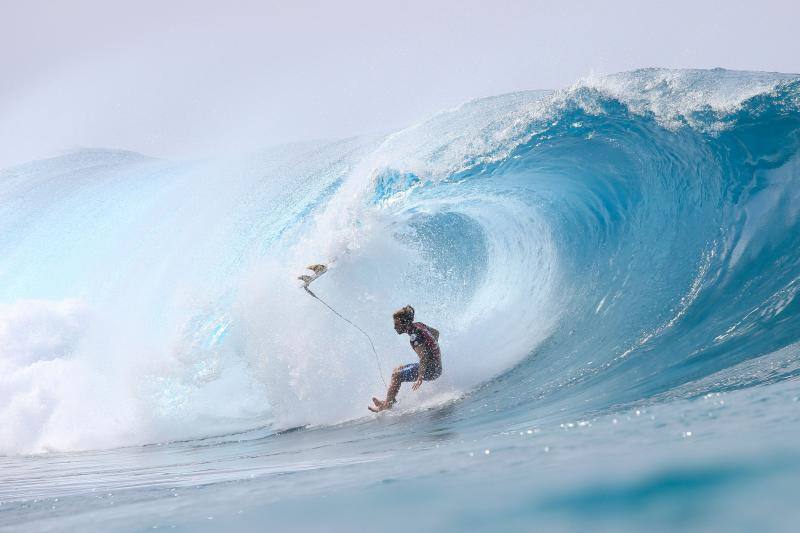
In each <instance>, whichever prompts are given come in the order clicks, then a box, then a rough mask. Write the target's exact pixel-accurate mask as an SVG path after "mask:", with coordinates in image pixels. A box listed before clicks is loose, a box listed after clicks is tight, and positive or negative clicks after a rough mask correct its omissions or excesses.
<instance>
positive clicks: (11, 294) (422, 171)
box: [0, 69, 800, 453]
mask: <svg viewBox="0 0 800 533" xmlns="http://www.w3.org/2000/svg"><path fill="white" fill-rule="evenodd" d="M799 108H800V78H798V76H794V75H783V74H774V73H748V72H731V71H724V70H712V71H690V70H681V71H673V70H660V69H647V70H641V71H634V72H629V73H622V74H617V75H613V76H608V77H602V78H597V79H588V80H583V81H581V82H579V83H576V84H575V85H574V86H572V87H569V88H566V89H563V90H559V91H530V92H523V93H515V94H510V95H503V96H498V97H493V98H488V99H482V100H478V101H475V102H470V103H468V104H465V105H463V106H461V107H459V108H457V109H454V110H451V111H447V112H443V113H440V114H439V115H437V116H435V117H432V118H431V119H430V120H428V121H426V122H424V123H421V124H419V125H416V126H413V127H411V128H408V129H406V130H403V131H400V132H397V133H394V134H392V135H389V136H386V137H382V138H356V139H347V140H342V141H331V142H315V143H304V144H301V145H291V146H283V147H277V148H272V149H268V150H264V151H262V152H259V153H255V154H248V155H247V156H242V157H239V158H235V159H230V158H229V159H225V160H221V159H209V160H207V161H197V162H189V163H175V162H169V161H161V160H154V159H150V158H147V157H144V156H140V155H138V154H131V153H128V152H118V151H110V150H85V151H80V152H77V153H72V154H67V155H64V156H60V157H57V158H52V159H48V160H43V161H36V162H31V163H29V164H26V165H22V166H19V167H15V168H11V169H7V170H5V171H3V172H2V175H1V176H0V200H1V201H0V228H3V231H2V232H1V233H0V247H2V249H3V250H4V252H5V253H3V254H2V257H0V277H1V278H2V281H3V283H2V284H0V302H6V304H4V306H3V308H2V309H0V345H1V346H2V348H0V356H2V357H0V360H2V364H3V372H2V376H3V377H0V398H2V399H3V405H4V406H5V407H3V408H2V409H0V420H2V421H3V427H4V430H3V432H2V433H0V453H29V452H37V451H43V450H48V449H82V448H97V447H108V446H120V445H128V444H137V443H148V442H157V441H160V440H164V439H170V438H186V437H191V436H206V435H211V434H215V433H220V432H224V431H232V430H237V429H242V428H248V427H259V426H263V425H264V423H265V422H268V423H269V424H271V425H272V427H274V428H275V429H280V428H287V427H296V426H299V425H307V424H314V425H327V424H333V423H337V422H341V421H346V420H351V419H354V418H358V417H361V416H364V414H365V413H366V410H365V401H366V400H367V399H368V398H370V397H371V396H372V395H373V394H376V393H378V392H381V389H382V388H383V384H382V382H381V380H380V376H379V375H378V373H377V371H376V369H375V366H374V361H372V360H371V359H370V350H369V346H368V345H365V340H364V338H363V337H362V336H361V335H360V333H359V332H358V331H355V330H353V329H352V328H349V327H348V326H347V325H346V324H343V323H342V322H340V321H338V319H337V318H336V317H335V316H333V315H332V314H330V313H328V312H327V310H325V309H324V308H322V307H321V306H320V305H319V303H318V302H316V301H314V300H312V299H310V298H308V297H306V296H305V294H304V293H303V292H302V291H301V290H299V288H298V284H297V283H296V281H295V279H294V278H295V277H296V276H297V275H298V274H299V273H301V271H302V269H303V267H304V266H305V265H306V264H310V263H314V262H319V261H327V262H330V264H331V272H330V273H329V274H327V275H326V276H325V278H322V279H321V280H320V281H318V282H317V285H316V286H317V290H318V291H319V293H320V294H321V295H324V297H325V299H326V300H327V301H328V302H330V303H331V304H332V305H334V306H335V307H336V308H337V309H338V310H339V311H341V312H342V313H344V314H345V315H346V316H348V317H349V318H351V319H352V320H354V321H355V322H357V323H358V324H359V325H361V326H362V327H363V328H364V329H366V330H367V331H369V332H371V333H372V334H373V335H372V336H373V338H374V339H375V340H376V347H377V349H378V352H379V354H380V355H381V361H382V363H383V368H384V370H386V369H387V368H389V367H391V366H396V365H398V364H401V363H403V362H407V360H409V355H413V354H411V352H410V351H409V350H408V346H407V343H405V342H403V340H402V339H401V338H400V337H397V336H396V335H394V333H393V332H392V330H391V329H390V326H391V324H390V322H389V317H390V316H391V312H392V311H393V310H394V309H396V308H398V307H400V306H402V305H405V304H408V303H411V304H412V305H414V307H415V308H416V309H417V313H418V316H419V319H421V320H423V321H425V322H428V323H431V324H433V325H435V326H436V327H437V328H438V329H439V330H440V331H441V332H442V348H443V357H444V366H445V373H444V375H443V377H442V378H441V379H440V380H438V381H437V382H436V383H433V384H431V386H430V387H425V388H423V389H421V392H420V393H419V394H415V395H413V396H412V395H405V396H403V395H401V401H402V403H401V406H402V407H403V409H406V410H414V409H417V408H420V407H421V406H426V405H431V404H436V403H437V402H440V401H443V402H447V401H452V399H453V398H456V397H459V396H462V395H464V394H469V393H470V392H471V391H474V390H475V388H476V387H480V386H481V384H485V383H487V382H489V381H490V380H492V379H495V378H496V379H498V380H500V381H501V382H502V387H501V388H497V387H493V388H491V390H490V391H488V392H485V391H484V392H482V393H483V394H489V395H491V396H492V398H493V400H494V401H497V402H502V403H503V404H504V409H506V410H508V412H509V413H512V412H516V411H525V412H533V413H534V414H536V413H540V414H542V415H543V414H544V413H545V411H546V406H547V405H550V404H551V403H552V401H553V400H556V399H566V400H567V401H568V402H569V405H570V406H571V408H572V409H575V410H589V409H602V408H604V407H605V406H609V405H615V404H620V403H627V402H637V401H667V400H669V399H670V398H671V397H673V395H674V396H675V397H677V396H679V395H682V394H685V391H686V387H687V386H688V384H690V383H692V382H695V381H698V380H702V379H703V378H706V377H708V376H713V375H715V373H718V372H721V371H724V370H725V369H732V368H740V367H741V366H739V365H741V364H742V363H744V362H748V361H752V362H753V363H754V364H758V361H759V360H760V359H759V358H760V357H762V356H764V355H768V354H771V353H774V352H778V351H780V350H781V349H784V348H785V347H787V346H790V345H793V344H794V343H796V342H798V340H800V339H798V334H799V333H800V327H798V320H800V304H798V300H797V298H796V296H797V293H798V291H799V290H800V255H798V253H797V250H798V249H800V247H798V244H800V243H798V240H800V232H799V231H798V213H799V212H800V193H798V192H797V187H796V184H797V181H798V179H800V162H799V161H800V160H799V159H798V148H799V147H800V146H799V144H800V113H798V109H799ZM781 353H785V351H784V352H781ZM791 353H796V350H795V351H792V352H791ZM789 367H792V365H789ZM762 374H763V372H762ZM748 376H752V374H748ZM743 379H744V378H743ZM764 379H767V377H765V378H764ZM769 379H774V376H772V377H770V378H769ZM757 383H758V380H752V379H750V380H748V381H747V384H748V386H752V385H755V384H757ZM726 386H730V383H728V384H727V385H726Z"/></svg>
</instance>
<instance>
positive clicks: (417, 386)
mask: <svg viewBox="0 0 800 533" xmlns="http://www.w3.org/2000/svg"><path fill="white" fill-rule="evenodd" d="M420 385H422V378H418V379H417V381H415V382H414V384H413V385H411V390H417V389H418V388H419V387H420Z"/></svg>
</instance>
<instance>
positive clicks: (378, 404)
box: [367, 396, 392, 413]
mask: <svg viewBox="0 0 800 533" xmlns="http://www.w3.org/2000/svg"><path fill="white" fill-rule="evenodd" d="M372 402H373V403H374V404H375V407H373V406H371V405H370V406H367V409H369V410H370V411H372V412H373V413H380V412H381V411H385V410H386V409H389V408H390V407H391V406H392V405H391V404H389V403H386V402H384V401H381V400H379V399H377V398H375V397H374V396H373V397H372Z"/></svg>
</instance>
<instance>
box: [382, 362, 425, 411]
mask: <svg viewBox="0 0 800 533" xmlns="http://www.w3.org/2000/svg"><path fill="white" fill-rule="evenodd" d="M418 375H419V363H412V364H410V365H403V366H398V367H397V368H395V369H394V372H392V382H391V384H389V390H388V391H386V404H387V406H391V405H392V404H393V403H394V402H395V398H397V393H398V392H400V384H401V383H403V382H404V381H416V380H417V376H418Z"/></svg>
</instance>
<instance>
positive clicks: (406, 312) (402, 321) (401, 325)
mask: <svg viewBox="0 0 800 533" xmlns="http://www.w3.org/2000/svg"><path fill="white" fill-rule="evenodd" d="M392 318H394V330H395V331H396V332H397V334H398V335H400V334H401V333H405V332H406V331H408V326H410V325H411V324H412V323H413V322H414V308H413V307H411V306H410V305H407V306H405V307H404V308H402V309H400V310H398V311H395V312H394V315H392Z"/></svg>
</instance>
